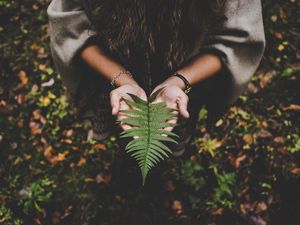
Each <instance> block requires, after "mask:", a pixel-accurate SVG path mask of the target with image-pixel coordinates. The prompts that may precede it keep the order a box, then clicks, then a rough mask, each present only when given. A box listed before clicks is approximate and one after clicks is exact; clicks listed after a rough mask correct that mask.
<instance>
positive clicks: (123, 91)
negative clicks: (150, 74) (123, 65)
mask: <svg viewBox="0 0 300 225" xmlns="http://www.w3.org/2000/svg"><path fill="white" fill-rule="evenodd" d="M127 93H131V94H134V95H137V96H138V97H140V98H141V99H143V100H145V101H146V100H147V96H146V93H145V91H144V90H143V89H142V88H141V87H140V86H139V85H138V84H136V83H133V84H124V85H122V86H120V87H118V88H116V89H114V90H112V91H111V92H110V104H111V107H112V114H113V115H114V116H117V118H118V119H122V118H126V117H128V115H127V114H124V113H121V112H120V110H128V109H130V106H129V105H127V104H126V102H125V101H124V99H127V100H132V99H131V97H130V96H129V95H128V94H127ZM120 125H121V128H122V129H123V130H127V129H130V128H132V127H131V126H130V125H127V124H124V123H121V124H120Z"/></svg>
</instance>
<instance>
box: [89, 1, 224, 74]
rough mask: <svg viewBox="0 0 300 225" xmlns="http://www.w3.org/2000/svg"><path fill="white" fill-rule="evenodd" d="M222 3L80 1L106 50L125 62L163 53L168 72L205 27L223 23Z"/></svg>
mask: <svg viewBox="0 0 300 225" xmlns="http://www.w3.org/2000/svg"><path fill="white" fill-rule="evenodd" d="M225 1H226V0H83V3H84V6H85V10H86V12H87V14H88V16H89V18H90V20H91V21H92V24H93V26H94V27H95V29H96V30H97V32H98V34H99V36H100V37H101V38H103V39H104V40H105V41H106V44H107V46H108V47H109V49H110V50H112V51H117V52H119V53H121V54H122V55H123V56H124V57H126V58H131V57H132V56H133V55H134V54H135V52H136V51H138V50H142V51H144V52H148V53H149V54H150V55H151V54H154V53H155V52H158V51H159V52H160V53H163V54H162V55H163V58H162V60H163V61H164V64H165V65H166V66H167V67H168V68H169V69H172V68H174V66H175V64H179V63H181V62H182V61H183V59H184V57H185V56H186V54H187V53H188V52H189V51H191V49H192V48H193V43H195V42H196V41H197V38H198V37H199V36H200V34H203V33H205V32H206V29H207V28H208V26H209V25H212V24H217V23H220V21H221V20H223V19H224V16H223V8H224V3H225ZM153 6H155V8H153ZM158 9H159V10H158ZM154 18H155V20H154ZM149 21H151V22H149Z"/></svg>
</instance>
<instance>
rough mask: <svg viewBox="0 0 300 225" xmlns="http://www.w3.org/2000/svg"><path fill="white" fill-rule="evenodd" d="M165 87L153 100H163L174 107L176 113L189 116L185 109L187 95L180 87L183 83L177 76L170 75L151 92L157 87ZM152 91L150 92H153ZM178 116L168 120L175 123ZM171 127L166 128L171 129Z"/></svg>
mask: <svg viewBox="0 0 300 225" xmlns="http://www.w3.org/2000/svg"><path fill="white" fill-rule="evenodd" d="M162 87H165V88H164V89H163V91H162V92H161V93H160V94H159V95H158V96H157V98H156V100H155V102H165V103H166V105H167V107H169V108H172V109H175V110H176V112H177V113H176V114H177V115H178V112H179V113H180V114H181V115H182V116H183V117H184V118H189V117H190V115H189V112H188V110H187V106H188V100H189V98H188V96H187V95H186V94H185V93H184V91H183V90H182V88H183V87H184V83H183V82H182V81H181V80H180V78H178V77H170V78H168V79H167V80H166V81H164V82H163V83H162V84H160V85H158V86H157V87H156V88H155V89H154V90H153V92H155V91H156V90H158V89H159V88H162ZM153 92H152V93H153ZM177 120H178V118H175V119H174V120H171V121H169V122H170V123H177ZM172 129H173V128H172V127H169V128H167V130H170V131H171V130H172Z"/></svg>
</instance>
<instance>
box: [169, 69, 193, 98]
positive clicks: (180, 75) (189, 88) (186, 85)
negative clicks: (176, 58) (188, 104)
mask: <svg viewBox="0 0 300 225" xmlns="http://www.w3.org/2000/svg"><path fill="white" fill-rule="evenodd" d="M173 76H176V77H179V78H180V79H181V80H182V81H183V82H184V85H185V89H184V93H186V94H188V93H189V92H190V91H191V90H192V86H191V84H190V83H189V82H188V80H187V79H186V78H185V77H184V76H183V75H182V74H180V73H178V72H176V73H175V74H174V75H173Z"/></svg>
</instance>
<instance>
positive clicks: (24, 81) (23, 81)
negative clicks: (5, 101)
mask: <svg viewBox="0 0 300 225" xmlns="http://www.w3.org/2000/svg"><path fill="white" fill-rule="evenodd" d="M18 76H19V79H20V81H21V86H25V85H26V84H27V83H28V77H27V75H26V72H25V71H24V70H20V72H19V73H18Z"/></svg>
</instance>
